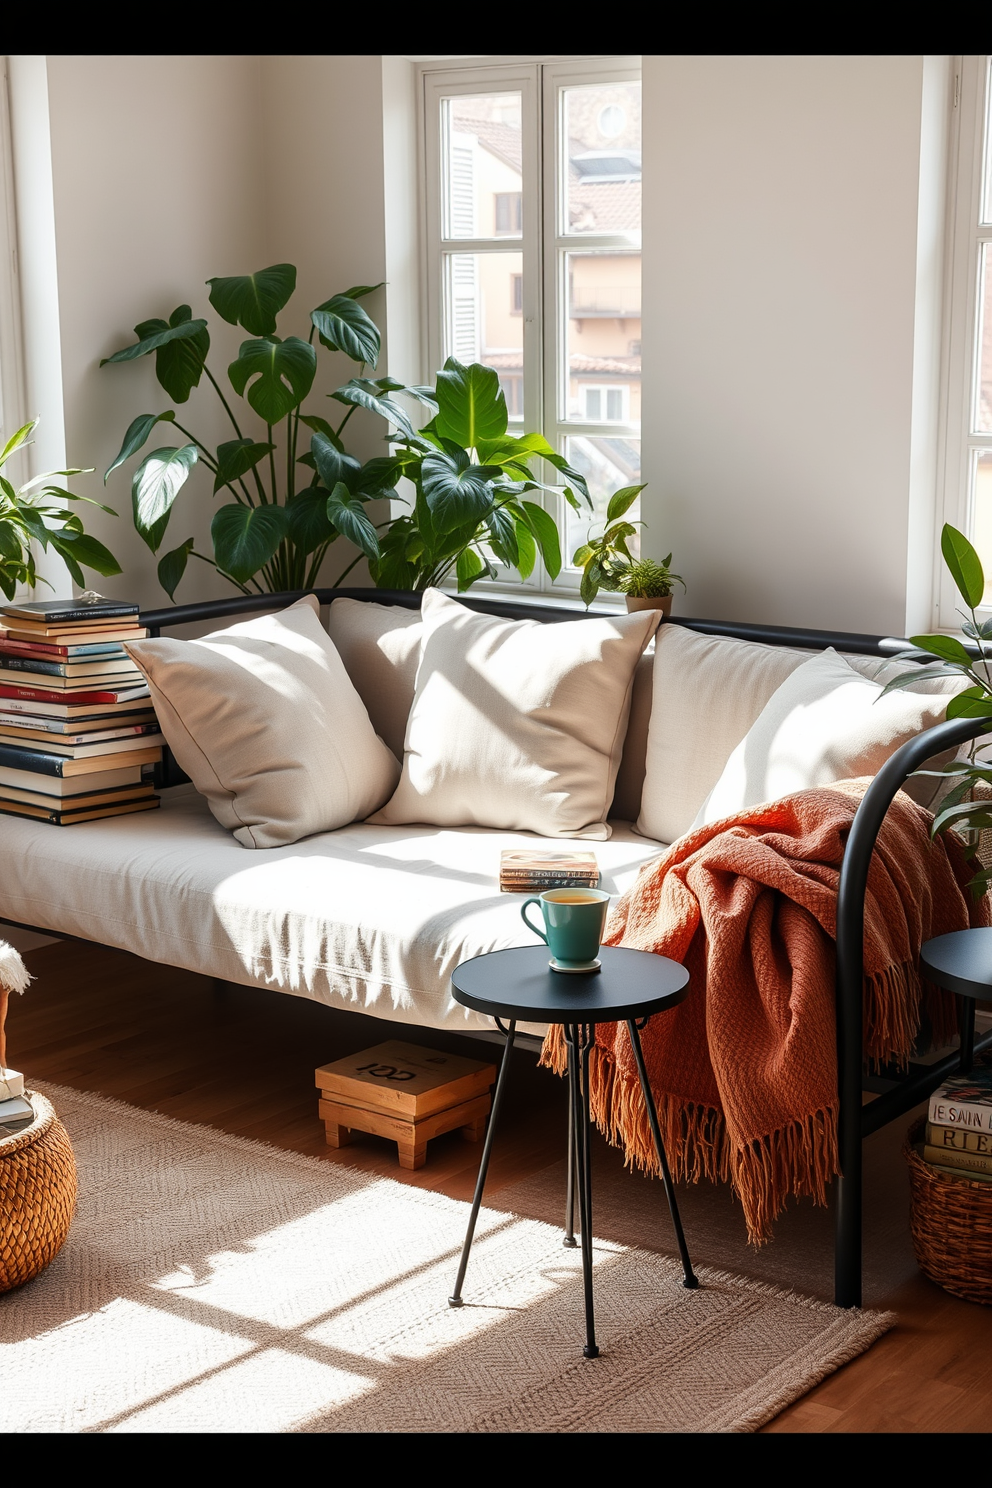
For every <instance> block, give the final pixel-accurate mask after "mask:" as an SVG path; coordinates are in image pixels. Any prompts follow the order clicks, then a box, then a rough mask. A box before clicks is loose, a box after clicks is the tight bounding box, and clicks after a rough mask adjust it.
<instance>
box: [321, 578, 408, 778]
mask: <svg viewBox="0 0 992 1488" xmlns="http://www.w3.org/2000/svg"><path fill="white" fill-rule="evenodd" d="M327 629H328V632H329V634H330V637H331V640H332V641H333V642H334V645H335V647H336V648H337V652H338V655H339V656H340V657H341V660H342V661H343V662H344V664H345V668H346V670H347V673H348V676H349V677H350V678H351V680H352V682H354V684H355V687H356V689H357V691H358V695H359V697H360V698H361V700H362V702H363V703H364V704H365V706H366V708H367V709H368V715H369V718H370V719H371V720H372V727H373V728H374V729H375V731H376V733H377V734H378V735H379V737H380V739H384V740H385V742H386V743H387V744H388V745H389V747H390V749H391V750H392V751H393V753H394V754H395V755H396V757H397V759H402V758H403V740H404V739H405V738H406V725H407V719H408V718H409V717H410V709H411V708H412V707H413V693H414V688H415V686H416V682H417V667H418V665H419V664H420V645H421V640H422V638H423V633H424V625H423V621H422V619H421V616H420V611H419V610H406V609H404V608H403V607H402V606H401V605H381V604H376V603H375V602H374V601H373V600H361V599H335V600H332V601H331V608H330V613H329V615H328V619H327Z"/></svg>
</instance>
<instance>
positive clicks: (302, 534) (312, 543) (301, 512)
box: [286, 486, 338, 553]
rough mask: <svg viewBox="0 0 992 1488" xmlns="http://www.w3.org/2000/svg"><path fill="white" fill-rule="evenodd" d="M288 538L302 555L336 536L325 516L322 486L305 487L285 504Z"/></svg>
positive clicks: (325, 498)
mask: <svg viewBox="0 0 992 1488" xmlns="http://www.w3.org/2000/svg"><path fill="white" fill-rule="evenodd" d="M286 510H287V512H288V513H289V536H290V539H291V541H292V542H294V543H295V544H296V546H297V547H298V548H300V549H302V551H303V552H304V553H313V552H315V551H316V549H317V548H319V547H320V546H321V544H323V543H327V542H333V541H334V539H335V538H336V537H337V535H338V531H337V528H336V527H335V526H334V524H333V522H331V521H330V520H329V518H328V515H327V492H326V490H325V489H324V487H323V486H306V487H304V489H303V490H302V491H297V493H296V495H295V496H294V497H292V499H291V500H290V501H288V502H287V503H286Z"/></svg>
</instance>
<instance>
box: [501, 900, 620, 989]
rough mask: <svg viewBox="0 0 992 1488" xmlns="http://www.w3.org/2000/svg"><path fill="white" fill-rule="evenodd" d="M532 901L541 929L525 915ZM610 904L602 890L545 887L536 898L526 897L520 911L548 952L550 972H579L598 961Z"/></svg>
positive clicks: (529, 928) (528, 926)
mask: <svg viewBox="0 0 992 1488" xmlns="http://www.w3.org/2000/svg"><path fill="white" fill-rule="evenodd" d="M532 904H536V905H538V906H539V907H540V910H541V913H542V915H543V916H544V929H543V930H539V929H538V927H537V926H536V925H534V924H532V923H531V921H530V920H529V919H528V918H527V910H528V909H529V908H530V906H531V905H532ZM609 904H610V896H609V894H607V893H604V891H603V890H602V889H585V888H575V889H546V890H545V892H544V893H543V894H541V895H539V896H538V897H537V898H535V899H526V900H525V901H524V903H523V904H522V905H521V906H520V913H521V915H522V917H523V922H524V924H525V925H526V926H527V928H528V930H533V932H534V934H535V935H538V936H540V938H541V939H542V940H543V941H544V944H545V945H546V946H547V947H548V950H549V951H550V952H551V956H552V961H551V968H552V970H553V971H579V970H584V969H589V968H590V964H591V963H592V964H593V965H598V964H599V963H598V962H597V960H596V957H597V954H598V952H599V947H600V942H601V941H602V938H603V927H604V926H605V924H606V911H607V909H608V908H609Z"/></svg>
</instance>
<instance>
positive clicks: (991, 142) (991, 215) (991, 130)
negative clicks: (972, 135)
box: [982, 62, 992, 222]
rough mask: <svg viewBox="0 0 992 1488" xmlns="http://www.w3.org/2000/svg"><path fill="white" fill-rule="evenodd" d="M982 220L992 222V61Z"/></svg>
mask: <svg viewBox="0 0 992 1488" xmlns="http://www.w3.org/2000/svg"><path fill="white" fill-rule="evenodd" d="M983 197H984V200H983V203H982V207H983V210H982V221H983V222H992V62H990V63H989V65H988V66H986V68H985V191H984V193H983Z"/></svg>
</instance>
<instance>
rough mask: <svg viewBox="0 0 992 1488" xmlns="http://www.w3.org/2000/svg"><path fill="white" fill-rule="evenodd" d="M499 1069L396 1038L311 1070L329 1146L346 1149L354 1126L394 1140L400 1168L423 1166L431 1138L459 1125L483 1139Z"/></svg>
mask: <svg viewBox="0 0 992 1488" xmlns="http://www.w3.org/2000/svg"><path fill="white" fill-rule="evenodd" d="M495 1079H496V1066H495V1065H493V1064H486V1063H484V1062H483V1061H482V1060H478V1059H464V1058H462V1057H461V1056H460V1055H458V1054H442V1053H441V1052H440V1051H439V1050H437V1049H425V1048H423V1047H422V1046H421V1045H420V1044H405V1043H402V1042H401V1041H400V1040H399V1039H391V1040H390V1041H389V1042H388V1043H385V1044H377V1045H376V1046H375V1048H373V1049H363V1050H362V1051H361V1053H359V1054H349V1055H348V1056H347V1057H346V1058H345V1059H336V1060H335V1061H334V1062H333V1064H325V1065H322V1066H321V1067H320V1069H318V1070H317V1071H316V1074H315V1083H316V1085H317V1088H318V1089H319V1090H320V1092H321V1097H322V1098H321V1100H320V1104H319V1107H318V1109H319V1111H320V1117H321V1120H322V1121H323V1122H324V1127H325V1133H326V1137H327V1143H328V1145H329V1146H331V1147H344V1146H346V1145H347V1144H348V1143H349V1142H350V1141H351V1140H352V1133H353V1132H355V1131H362V1132H372V1133H373V1134H374V1135H375V1136H379V1137H388V1138H389V1139H390V1140H392V1141H394V1142H395V1143H396V1144H397V1147H398V1149H399V1161H400V1167H401V1168H422V1167H423V1165H424V1163H425V1162H426V1161H427V1143H428V1142H429V1141H430V1140H431V1138H432V1137H439V1136H441V1135H442V1133H444V1132H449V1131H454V1130H455V1128H456V1127H461V1129H462V1134H463V1136H465V1138H466V1139H467V1140H468V1141H471V1142H477V1141H478V1140H479V1138H480V1137H481V1136H482V1134H483V1132H484V1130H485V1126H486V1117H487V1115H488V1114H489V1108H490V1094H489V1092H490V1088H491V1086H492V1084H493V1081H494V1080H495Z"/></svg>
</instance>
